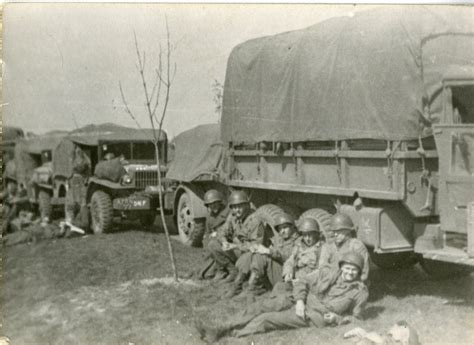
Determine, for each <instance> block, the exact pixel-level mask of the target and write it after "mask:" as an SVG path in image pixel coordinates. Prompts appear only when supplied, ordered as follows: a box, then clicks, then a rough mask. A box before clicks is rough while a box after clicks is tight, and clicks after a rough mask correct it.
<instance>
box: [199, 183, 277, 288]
mask: <svg viewBox="0 0 474 345" xmlns="http://www.w3.org/2000/svg"><path fill="white" fill-rule="evenodd" d="M228 205H229V207H230V210H231V214H230V215H229V217H228V218H227V220H226V222H225V224H224V225H223V226H222V227H221V228H220V229H219V230H218V231H217V236H216V239H217V241H211V242H210V243H209V245H208V249H209V251H210V252H211V254H212V256H213V257H214V260H216V262H217V263H218V265H220V266H221V267H223V268H224V269H225V270H226V271H227V272H228V273H229V274H228V276H227V277H226V278H225V279H224V282H231V283H232V282H234V280H235V281H236V284H238V285H239V286H241V285H242V284H243V283H244V281H245V280H246V279H247V278H248V276H249V275H250V262H251V256H252V253H251V252H250V250H251V249H253V248H255V247H256V246H257V245H258V244H263V245H266V244H267V243H266V242H267V241H268V239H267V236H266V235H265V226H264V224H263V222H262V221H261V220H260V219H259V218H258V217H256V216H255V214H254V213H253V211H252V209H251V208H250V200H249V198H248V196H247V194H246V193H245V192H244V191H233V192H232V193H231V194H230V196H229V202H228Z"/></svg>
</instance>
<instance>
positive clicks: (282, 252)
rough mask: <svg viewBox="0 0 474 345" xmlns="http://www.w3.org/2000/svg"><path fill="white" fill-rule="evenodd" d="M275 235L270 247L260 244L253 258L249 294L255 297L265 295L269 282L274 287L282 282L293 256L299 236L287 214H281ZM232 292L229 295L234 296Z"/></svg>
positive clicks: (291, 218)
mask: <svg viewBox="0 0 474 345" xmlns="http://www.w3.org/2000/svg"><path fill="white" fill-rule="evenodd" d="M273 225H274V227H275V230H276V232H275V234H274V236H273V237H272V238H271V245H270V247H265V246H264V245H262V244H259V245H258V246H257V247H256V248H255V251H254V253H253V255H252V257H251V262H250V278H249V292H251V293H253V294H254V295H258V294H261V293H264V292H265V291H266V287H265V284H264V281H265V280H267V281H268V282H269V283H270V285H271V286H272V287H273V286H274V285H275V284H277V283H278V282H280V281H281V279H282V278H281V277H282V270H283V264H284V262H285V261H286V260H287V259H288V258H289V256H290V255H291V251H292V248H293V246H294V244H295V241H296V240H297V239H298V237H299V234H298V233H297V231H296V228H295V221H294V220H293V217H291V216H290V215H288V214H286V213H282V214H280V215H279V216H278V217H277V218H276V220H275V223H274V224H273ZM236 292H238V289H237V291H234V290H232V291H231V292H230V293H229V294H228V295H229V296H230V295H234V294H235V293H236Z"/></svg>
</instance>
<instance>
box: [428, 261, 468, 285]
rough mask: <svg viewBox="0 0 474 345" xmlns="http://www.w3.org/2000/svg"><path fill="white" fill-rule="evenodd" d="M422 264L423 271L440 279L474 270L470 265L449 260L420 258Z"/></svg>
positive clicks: (459, 275)
mask: <svg viewBox="0 0 474 345" xmlns="http://www.w3.org/2000/svg"><path fill="white" fill-rule="evenodd" d="M420 264H421V267H422V268H423V271H425V272H426V273H427V274H428V275H430V276H431V277H432V278H434V279H440V280H441V279H448V278H454V277H462V276H467V275H469V274H471V273H472V272H474V269H473V268H472V267H470V266H463V265H457V264H452V263H449V262H443V261H437V260H431V259H425V258H421V259H420Z"/></svg>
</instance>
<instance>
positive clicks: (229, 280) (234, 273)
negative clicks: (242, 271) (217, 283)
mask: <svg viewBox="0 0 474 345" xmlns="http://www.w3.org/2000/svg"><path fill="white" fill-rule="evenodd" d="M227 271H228V272H229V274H228V275H227V277H226V278H225V279H223V280H222V282H224V283H233V282H234V280H235V279H236V278H237V276H238V275H239V270H238V269H237V267H235V266H228V267H227Z"/></svg>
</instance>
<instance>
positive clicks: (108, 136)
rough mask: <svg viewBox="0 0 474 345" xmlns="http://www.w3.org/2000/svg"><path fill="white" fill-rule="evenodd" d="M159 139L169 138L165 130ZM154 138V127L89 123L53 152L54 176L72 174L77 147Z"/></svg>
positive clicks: (64, 139) (69, 136) (94, 146)
mask: <svg viewBox="0 0 474 345" xmlns="http://www.w3.org/2000/svg"><path fill="white" fill-rule="evenodd" d="M159 139H160V140H161V141H163V140H166V139H167V136H166V133H165V132H164V131H161V133H160V138H159ZM152 140H153V130H152V129H137V128H130V127H123V126H119V125H115V124H112V123H105V124H99V125H87V126H85V127H82V128H79V129H76V130H74V131H72V132H70V133H69V134H68V135H67V136H66V137H64V138H63V140H61V142H60V143H59V145H58V146H57V148H56V150H55V151H54V154H53V174H54V176H63V177H66V178H69V177H70V176H72V170H73V161H74V154H75V153H74V151H75V148H76V147H79V148H81V147H82V148H83V149H82V151H84V150H85V148H87V147H89V148H92V149H94V150H97V147H98V145H99V143H100V142H101V141H125V142H130V141H152ZM89 158H90V157H89Z"/></svg>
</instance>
